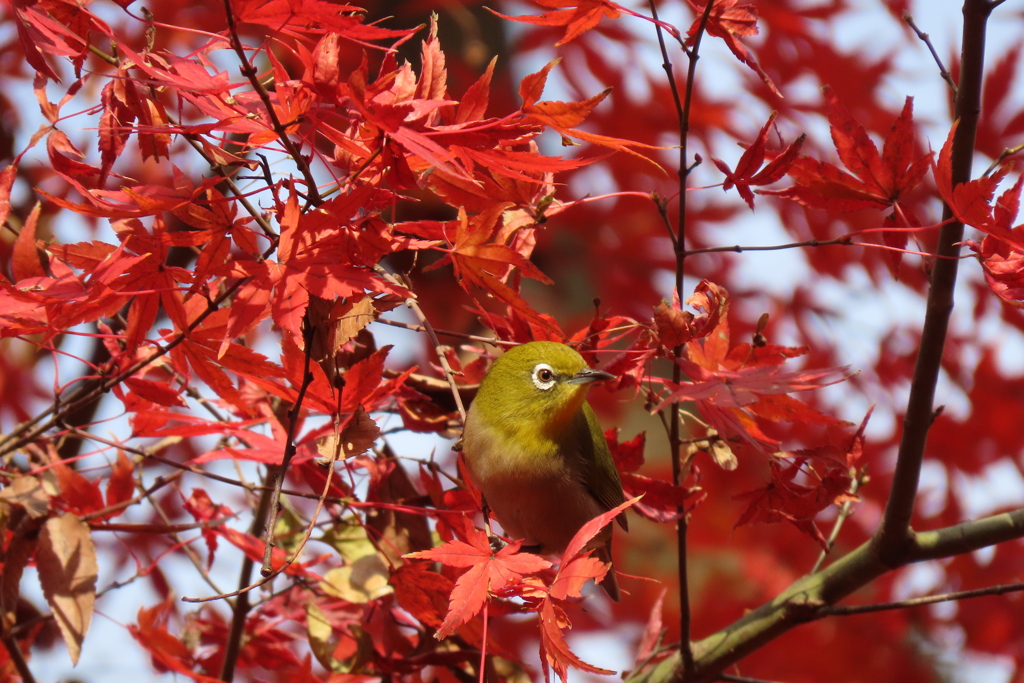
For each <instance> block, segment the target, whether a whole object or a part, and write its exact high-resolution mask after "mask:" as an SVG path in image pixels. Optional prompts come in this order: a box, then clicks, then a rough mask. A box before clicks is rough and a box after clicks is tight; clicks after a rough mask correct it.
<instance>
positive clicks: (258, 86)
mask: <svg viewBox="0 0 1024 683" xmlns="http://www.w3.org/2000/svg"><path fill="white" fill-rule="evenodd" d="M224 14H225V15H226V16H227V21H228V34H229V36H230V38H231V47H232V48H233V49H234V51H235V54H236V55H238V59H239V61H241V69H242V74H243V75H244V76H245V77H246V78H247V79H249V84H250V85H251V86H252V89H253V90H254V91H255V92H256V94H257V95H258V96H259V98H260V101H262V102H263V107H264V108H265V109H266V110H267V116H268V117H269V118H270V122H271V124H272V125H273V127H274V132H275V133H277V136H278V138H279V139H280V140H281V144H282V145H284V148H285V151H286V152H288V155H289V156H290V157H291V158H292V159H293V160H294V161H295V165H296V167H298V169H299V173H301V174H302V177H303V178H304V179H305V181H306V186H307V192H308V196H309V203H310V204H313V205H316V204H319V203H320V192H319V191H318V190H317V187H316V180H315V179H314V178H313V172H312V171H311V170H310V168H309V164H308V163H307V162H306V159H305V157H303V156H302V152H301V150H300V149H299V148H298V147H296V146H295V142H294V141H293V140H292V139H291V138H290V137H289V136H288V133H287V131H286V130H285V128H284V126H283V125H281V120H280V119H279V118H278V117H277V112H276V111H274V104H273V102H271V101H270V93H268V92H267V89H266V88H265V87H264V86H263V83H261V82H260V79H259V74H257V73H256V69H254V68H253V66H252V64H251V63H250V62H249V58H248V57H246V56H245V49H244V48H243V47H242V40H241V38H239V37H238V26H237V25H236V23H235V13H234V11H233V10H232V9H231V0H224Z"/></svg>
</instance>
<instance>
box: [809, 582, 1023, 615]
mask: <svg viewBox="0 0 1024 683" xmlns="http://www.w3.org/2000/svg"><path fill="white" fill-rule="evenodd" d="M1020 591H1024V582H1021V583H1005V584H1000V585H998V586H989V587H988V588H975V589H974V590H969V591H953V592H952V593H940V594H939V595H926V596H923V597H920V598H909V599H907V600H894V601H893V602H879V603H875V604H873V605H828V606H826V607H822V608H821V609H820V610H819V612H820V613H821V614H823V615H828V616H837V617H847V616H851V615H854V614H870V613H871V612H885V611H887V610H893V609H907V608H909V607H920V606H922V605H935V604H938V603H940V602H953V601H955V600H970V599H972V598H981V597H984V596H986V595H1004V594H1006V593H1019V592H1020Z"/></svg>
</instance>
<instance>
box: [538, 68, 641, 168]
mask: <svg viewBox="0 0 1024 683" xmlns="http://www.w3.org/2000/svg"><path fill="white" fill-rule="evenodd" d="M559 61H560V60H558V59H556V60H554V61H552V62H548V64H546V65H545V66H544V68H543V69H541V70H540V71H538V72H537V73H533V74H529V75H528V76H526V77H525V78H523V80H522V82H521V83H520V85H519V96H520V97H522V98H523V107H522V111H523V113H524V114H526V118H527V120H530V121H534V122H536V123H539V124H540V125H542V126H547V127H549V128H551V129H553V130H556V131H558V132H559V133H561V134H562V137H563V144H570V143H566V142H565V139H566V138H577V139H579V140H584V141H586V142H590V143H593V144H595V145H599V146H601V147H607V148H609V149H612V150H616V151H619V152H626V153H627V154H631V155H633V156H635V157H638V158H640V159H643V160H644V161H646V162H648V163H651V164H654V165H655V166H657V167H658V168H659V169H660V168H661V166H659V165H658V164H657V163H656V162H654V161H652V160H650V159H648V158H647V157H645V156H643V155H642V154H640V153H639V152H637V151H636V150H635V149H633V148H635V147H640V148H645V149H661V148H660V147H657V146H653V145H646V144H643V143H640V142H635V141H632V140H626V139H623V138H613V137H609V136H607V135H598V134H597V133H588V132H586V131H582V130H579V129H578V128H577V127H576V126H579V125H580V124H582V123H583V122H584V121H585V120H586V119H587V116H588V115H589V114H590V112H591V111H593V109H594V107H596V106H597V105H598V104H600V103H601V101H602V100H603V99H604V98H606V97H607V96H608V94H609V93H610V92H611V88H607V89H605V90H604V91H602V92H600V93H598V94H597V95H594V96H593V97H590V98H588V99H586V100H583V101H582V102H559V101H553V100H545V101H541V100H540V96H541V94H542V93H543V92H544V84H545V83H546V82H547V78H548V72H550V71H551V69H552V67H554V66H555V65H556V64H558V62H559Z"/></svg>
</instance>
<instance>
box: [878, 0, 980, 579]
mask: <svg viewBox="0 0 1024 683" xmlns="http://www.w3.org/2000/svg"><path fill="white" fill-rule="evenodd" d="M991 9H992V8H991V6H990V5H989V4H988V2H987V1H986V0H966V2H965V3H964V34H963V49H962V64H961V67H960V87H959V89H958V90H957V96H956V103H955V106H954V115H955V116H956V118H957V119H958V120H959V125H958V126H957V129H956V135H955V136H954V138H953V155H952V178H953V185H954V186H956V185H958V184H960V183H966V182H968V181H969V180H970V179H971V162H972V161H973V158H974V137H975V132H976V131H977V128H978V115H979V113H980V110H981V84H982V79H983V74H984V64H985V30H986V24H987V22H988V17H989V13H990V12H991ZM942 218H943V222H946V221H949V222H946V224H945V225H943V227H942V228H941V230H940V231H939V242H938V245H937V249H936V254H937V255H938V256H939V257H947V258H937V259H936V260H935V262H934V264H933V266H932V277H931V286H930V288H929V290H928V301H927V304H926V311H925V319H924V328H923V329H922V330H921V346H920V348H919V350H918V355H917V363H916V365H915V367H914V377H913V379H912V380H911V384H910V397H909V399H908V400H907V412H906V415H905V416H904V418H903V437H902V439H901V441H900V448H899V454H898V456H897V461H896V471H895V473H894V476H893V483H892V489H891V490H890V491H889V500H888V502H887V503H886V506H885V513H884V514H883V516H882V522H881V525H880V526H879V528H878V531H877V532H876V533H875V536H874V538H873V539H872V546H873V548H874V551H875V552H876V553H877V554H878V557H879V558H880V559H881V560H882V562H883V563H885V564H887V565H889V566H898V565H899V564H900V563H901V557H900V556H901V554H902V553H904V552H906V550H907V548H908V547H909V544H908V543H907V541H908V539H909V535H910V533H911V532H910V518H911V516H912V515H913V512H914V501H915V499H916V497H917V484H918V478H919V475H920V472H921V461H922V460H923V459H924V451H925V446H926V444H927V439H928V431H929V428H930V427H931V424H932V411H933V406H934V400H935V386H936V384H937V383H938V378H939V371H940V370H941V367H942V352H943V349H944V348H945V343H946V333H947V330H948V327H949V318H950V315H951V314H952V312H953V288H954V286H955V285H956V275H957V268H958V266H959V261H958V260H957V257H958V256H959V254H960V242H961V241H962V240H963V235H964V226H963V223H960V222H958V221H955V220H953V212H952V211H951V210H950V208H949V207H948V206H947V207H945V208H944V210H943V215H942Z"/></svg>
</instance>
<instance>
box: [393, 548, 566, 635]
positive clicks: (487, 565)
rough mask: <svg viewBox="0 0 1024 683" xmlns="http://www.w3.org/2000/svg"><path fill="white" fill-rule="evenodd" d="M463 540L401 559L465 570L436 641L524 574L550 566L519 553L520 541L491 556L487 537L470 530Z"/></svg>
mask: <svg viewBox="0 0 1024 683" xmlns="http://www.w3.org/2000/svg"><path fill="white" fill-rule="evenodd" d="M466 538H467V540H468V541H469V542H468V543H467V542H464V541H460V540H457V539H456V540H453V541H449V542H448V543H445V544H444V545H441V546H438V547H437V548H431V549H430V550H423V551H420V552H416V553H409V554H408V555H405V557H408V558H417V559H421V560H431V561H433V562H440V563H441V564H444V565H447V566H449V567H468V568H469V571H467V572H465V573H464V574H463V575H462V576H460V577H459V579H458V580H457V581H456V582H455V588H454V589H453V590H452V594H451V599H450V601H449V603H448V614H447V616H446V617H445V619H444V623H442V624H441V628H439V629H438V630H437V633H436V634H435V635H434V637H435V638H438V639H441V638H446V637H447V636H449V635H451V634H452V633H454V632H455V631H456V630H457V629H458V628H459V627H460V626H462V625H463V624H465V623H466V622H467V621H469V620H470V619H472V618H473V616H474V615H476V614H477V613H478V612H479V611H480V610H481V609H482V608H483V606H484V603H485V602H487V597H488V595H490V594H491V593H493V592H495V591H498V590H502V589H505V588H508V587H509V586H511V585H514V584H517V583H519V582H520V580H521V579H522V577H523V575H524V574H532V573H535V572H538V571H541V570H543V569H547V568H548V567H550V566H551V563H550V562H548V561H547V560H545V559H544V558H543V557H540V556H538V555H532V554H530V553H520V552H519V549H520V548H521V547H522V545H523V542H522V541H513V542H512V543H510V544H508V545H507V546H505V547H504V548H502V549H501V550H499V551H498V552H494V550H492V549H491V544H490V541H489V540H488V538H487V534H485V533H484V532H482V531H480V530H479V529H470V530H469V531H468V533H467V535H466Z"/></svg>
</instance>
